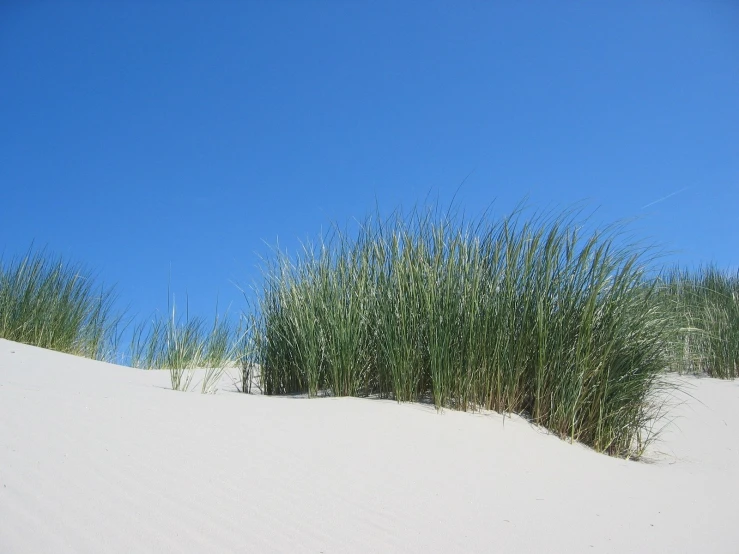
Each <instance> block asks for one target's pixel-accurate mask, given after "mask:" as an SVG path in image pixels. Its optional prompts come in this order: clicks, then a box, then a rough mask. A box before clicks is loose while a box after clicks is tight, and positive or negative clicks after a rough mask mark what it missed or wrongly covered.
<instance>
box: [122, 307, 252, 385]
mask: <svg viewBox="0 0 739 554" xmlns="http://www.w3.org/2000/svg"><path fill="white" fill-rule="evenodd" d="M216 311H217V310H216ZM241 335H242V334H241V329H240V327H237V326H235V325H233V323H232V322H231V321H230V320H228V319H226V318H220V317H219V316H218V315H216V316H215V318H214V320H213V322H212V323H211V324H209V323H208V322H207V321H206V320H205V319H203V318H200V317H192V318H191V317H189V314H188V313H187V312H186V315H185V318H184V319H183V318H181V317H178V316H177V313H176V307H175V306H174V305H172V308H171V311H170V310H169V309H168V314H167V315H166V316H162V315H159V314H157V315H155V317H154V318H153V319H152V321H151V322H150V323H149V324H148V325H138V326H137V327H136V328H135V329H134V331H133V338H132V341H131V349H130V352H131V365H132V366H133V367H136V368H141V369H168V370H169V372H170V380H171V383H172V388H173V389H174V390H178V391H187V390H189V389H190V386H191V384H192V380H193V377H194V374H195V372H194V370H196V369H197V370H203V371H202V384H201V392H203V393H211V392H214V391H215V389H216V386H217V384H218V381H219V380H220V378H221V375H223V372H224V371H225V369H226V368H228V367H230V366H235V365H238V364H239V363H240V361H241V356H242V354H241V352H242V346H241V343H242V339H241Z"/></svg>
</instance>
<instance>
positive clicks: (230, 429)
mask: <svg viewBox="0 0 739 554" xmlns="http://www.w3.org/2000/svg"><path fill="white" fill-rule="evenodd" d="M686 383H687V384H688V386H689V387H690V394H691V395H692V397H690V396H687V395H681V396H680V397H679V399H678V400H679V401H680V402H682V404H681V405H680V406H679V407H678V408H676V409H675V410H674V411H673V416H677V417H678V419H677V420H676V421H675V422H674V423H673V424H672V425H670V426H669V427H668V428H667V429H666V431H665V434H664V436H663V441H662V442H660V443H658V444H656V445H655V447H654V449H653V451H652V452H651V453H650V458H651V459H652V461H651V462H650V463H644V462H639V463H637V462H627V461H624V460H617V459H613V458H609V457H607V456H604V455H600V454H596V453H594V452H592V451H590V450H588V449H587V448H584V447H582V446H580V445H570V444H567V443H566V442H563V441H560V440H559V439H557V438H555V437H552V436H549V435H547V434H546V433H543V432H542V431H540V430H537V429H535V428H533V427H532V426H530V425H529V424H528V423H526V422H525V421H523V420H521V419H518V418H515V417H514V418H513V419H506V420H505V425H503V419H502V417H501V416H499V415H496V414H492V415H491V414H488V415H475V414H464V413H456V412H451V411H445V412H444V413H442V414H437V413H436V412H435V411H434V410H433V409H431V408H429V407H426V406H420V405H412V404H403V405H399V404H396V403H394V402H390V401H381V400H366V399H351V398H338V399H333V398H329V399H312V400H307V399H294V398H274V397H264V396H259V395H243V394H237V393H231V392H228V391H221V392H219V393H218V394H216V395H201V394H197V393H179V392H174V391H171V390H168V386H169V383H168V376H167V374H166V373H164V372H144V371H140V370H134V369H130V368H123V367H118V366H113V365H108V364H102V363H99V362H93V361H89V360H84V359H81V358H77V357H74V356H69V355H65V354H59V353H54V352H50V351H46V350H42V349H38V348H34V347H30V346H25V345H20V344H17V343H13V342H9V341H5V340H0V552H3V553H26V552H27V553H41V552H53V553H63V552H83V553H88V552H89V553H96V554H97V553H101V552H127V553H128V552H255V553H262V552H265V553H266V552H312V553H321V552H323V553H326V554H328V553H351V552H382V553H387V552H419V553H436V552H439V553H441V552H506V553H518V552H520V553H528V552H541V553H549V552H551V553H558V552H561V553H574V552H589V553H592V552H666V553H667V552H669V553H674V552H691V553H692V552H726V553H736V552H739V526H737V515H739V383H737V382H719V381H713V380H708V379H702V380H698V379H690V380H687V381H686Z"/></svg>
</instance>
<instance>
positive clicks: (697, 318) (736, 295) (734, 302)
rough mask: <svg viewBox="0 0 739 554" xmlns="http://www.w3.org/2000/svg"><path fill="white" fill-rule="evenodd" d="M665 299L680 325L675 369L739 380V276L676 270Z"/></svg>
mask: <svg viewBox="0 0 739 554" xmlns="http://www.w3.org/2000/svg"><path fill="white" fill-rule="evenodd" d="M660 296H661V298H662V301H663V302H664V304H665V306H666V307H667V308H668V309H669V310H671V311H672V312H673V314H674V316H675V318H676V320H677V321H678V325H677V327H676V332H675V334H674V340H673V350H672V354H673V356H672V362H671V364H670V367H671V369H673V370H675V371H678V372H680V373H699V374H705V375H708V376H710V377H717V378H721V379H734V378H737V377H739V272H737V273H735V274H731V273H729V272H723V271H720V270H719V269H718V268H716V267H714V266H708V267H703V268H699V269H698V270H697V271H688V270H685V269H679V268H675V269H673V270H671V271H670V272H668V273H667V274H666V276H665V277H664V278H663V284H662V287H661V294H660Z"/></svg>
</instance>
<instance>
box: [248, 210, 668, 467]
mask: <svg viewBox="0 0 739 554" xmlns="http://www.w3.org/2000/svg"><path fill="white" fill-rule="evenodd" d="M524 215H525V214H524V212H523V211H522V210H517V211H515V212H514V213H512V214H511V215H510V216H508V217H506V218H503V219H499V220H495V221H491V220H489V219H488V218H486V217H483V218H480V219H479V220H476V221H472V222H470V223H466V222H465V221H464V220H463V219H461V218H456V217H454V216H452V215H450V214H448V213H440V212H439V211H438V210H434V209H432V210H428V211H420V210H414V211H413V212H410V213H409V214H400V213H396V214H395V215H393V216H392V217H391V218H389V219H387V220H383V219H382V218H381V217H380V216H379V215H375V216H373V217H370V218H367V220H365V222H364V223H363V225H361V229H360V231H359V233H358V236H357V237H356V238H355V239H350V238H348V237H347V236H346V234H344V233H341V232H339V231H338V230H337V229H334V230H333V232H332V234H331V235H330V236H329V237H326V238H322V239H321V241H319V242H318V243H317V244H315V245H306V246H304V248H303V251H302V252H301V255H300V256H299V257H298V258H297V259H292V258H290V257H288V256H287V255H285V254H284V253H280V252H277V254H276V255H275V257H274V258H273V259H272V260H271V261H268V263H267V266H266V268H265V275H264V278H265V280H264V283H265V284H264V290H263V293H262V295H261V298H260V300H259V313H260V320H259V321H258V322H257V327H256V328H255V342H254V344H255V348H256V361H257V362H258V363H259V365H260V366H261V373H260V381H261V383H260V385H261V387H262V389H263V391H264V392H265V393H266V394H291V393H308V394H309V395H311V396H316V395H320V394H330V395H335V396H341V395H352V396H368V395H380V396H384V397H390V398H395V399H397V400H398V401H415V400H424V399H428V400H431V401H432V402H433V403H434V404H435V405H436V406H437V408H443V407H449V408H454V409H461V410H476V409H491V410H497V411H500V412H515V413H519V414H523V415H526V416H528V417H529V418H530V419H531V420H532V421H533V422H535V423H537V424H539V425H542V426H544V427H546V428H548V429H550V430H552V431H553V432H555V433H556V434H558V435H560V436H562V437H567V438H569V439H572V440H577V441H581V442H583V443H585V444H588V445H590V446H592V447H593V448H595V449H596V450H599V451H605V452H608V453H611V454H615V455H620V456H634V455H639V454H640V452H641V451H642V449H643V447H644V444H645V441H646V440H648V436H645V434H644V430H645V429H646V428H647V427H648V426H649V424H650V422H651V421H652V419H653V418H654V417H655V415H656V407H655V405H654V404H653V402H652V399H653V392H654V390H655V385H656V383H657V381H658V376H659V375H660V372H662V370H663V369H664V368H665V367H666V365H667V357H666V351H667V349H666V343H667V332H666V329H667V328H668V327H669V321H670V320H669V314H666V313H665V312H664V310H663V309H662V307H661V305H660V304H659V303H658V302H655V301H654V297H655V294H656V287H657V285H656V283H654V282H653V281H652V282H650V281H649V280H648V279H647V278H646V277H645V271H646V270H645V268H646V266H647V263H648V262H649V261H650V259H649V258H648V256H649V252H648V251H647V250H644V249H638V248H636V247H631V246H624V245H623V240H621V239H622V237H621V235H620V229H619V228H618V227H613V228H610V229H607V230H605V231H603V232H595V231H593V232H591V233H589V234H583V232H582V222H581V221H578V220H577V219H576V216H578V215H579V214H578V213H576V212H565V213H561V214H533V215H532V216H530V217H529V218H525V217H524Z"/></svg>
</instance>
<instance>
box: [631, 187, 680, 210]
mask: <svg viewBox="0 0 739 554" xmlns="http://www.w3.org/2000/svg"><path fill="white" fill-rule="evenodd" d="M689 188H690V187H683V188H681V189H680V190H676V191H675V192H671V193H670V194H668V195H667V196H663V197H662V198H658V199H657V200H655V201H654V202H650V203H649V204H645V205H644V206H642V207H641V209H642V210H645V209H647V208H648V207H649V206H654V205H655V204H659V203H660V202H664V201H665V200H667V199H668V198H672V197H673V196H675V195H677V194H680V193H681V192H685V191H686V190H688V189H689Z"/></svg>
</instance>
